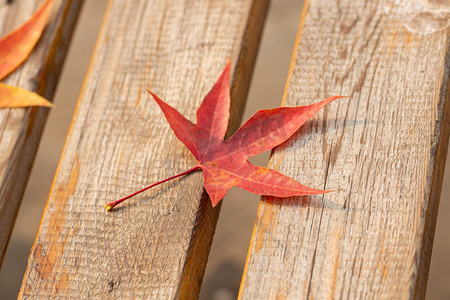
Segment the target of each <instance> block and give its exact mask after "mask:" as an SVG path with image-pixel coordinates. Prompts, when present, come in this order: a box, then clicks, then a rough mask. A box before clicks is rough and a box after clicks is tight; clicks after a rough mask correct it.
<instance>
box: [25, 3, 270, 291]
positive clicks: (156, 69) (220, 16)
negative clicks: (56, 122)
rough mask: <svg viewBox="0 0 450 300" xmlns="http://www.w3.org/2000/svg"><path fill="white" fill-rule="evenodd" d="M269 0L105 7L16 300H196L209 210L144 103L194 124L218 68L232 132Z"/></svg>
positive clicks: (180, 153) (212, 212)
mask: <svg viewBox="0 0 450 300" xmlns="http://www.w3.org/2000/svg"><path fill="white" fill-rule="evenodd" d="M267 6H268V1H250V0H247V1H241V0H232V1H230V0H221V1H186V0H176V1H159V0H153V1H148V0H136V1H126V0H112V1H111V2H110V4H109V7H108V9H107V13H106V16H105V19H104V22H103V25H102V29H101V32H100V35H99V38H98V41H97V46H96V50H95V53H94V57H93V60H92V62H91V66H90V70H89V72H88V75H87V78H86V81H85V84H84V88H83V92H82V94H81V97H80V100H79V103H78V108H77V111H76V114H75V117H74V120H73V121H72V125H71V130H70V132H69V136H68V139H67V141H66V145H65V149H64V153H63V156H62V158H61V162H60V165H59V167H58V170H57V174H56V176H55V179H54V183H53V187H52V190H51V193H50V196H49V199H48V203H47V206H46V209H45V212H44V215H43V219H42V221H41V225H40V228H39V232H38V236H37V238H36V241H35V244H34V246H33V248H32V250H31V255H30V258H29V261H28V267H27V270H26V273H25V276H24V280H23V284H22V288H21V291H20V294H19V298H25V297H28V296H31V297H44V298H45V297H52V296H55V295H57V294H58V295H60V296H65V297H71V296H72V297H75V298H102V297H106V296H107V295H108V296H114V297H119V298H132V297H138V298H141V297H144V298H158V299H161V298H174V297H182V296H189V297H195V295H197V294H198V292H199V289H200V284H201V281H202V277H203V272H204V267H205V264H206V259H207V254H208V252H209V248H210V244H211V239H212V235H213V232H214V228H215V224H216V221H217V216H218V213H219V209H218V208H215V209H213V208H212V206H211V204H210V201H209V199H208V197H207V195H206V194H205V192H204V189H203V185H202V174H201V172H196V173H194V174H191V175H189V176H186V177H184V178H181V179H177V180H174V181H171V182H168V183H167V184H164V185H161V186H158V187H156V188H154V189H152V190H149V191H148V192H146V193H144V194H141V195H139V196H137V197H135V198H134V199H131V200H129V201H128V203H124V204H123V205H122V206H121V207H119V208H118V209H117V210H115V211H113V212H111V213H107V212H105V209H104V207H103V205H104V204H105V203H107V202H109V201H112V200H115V199H117V198H119V197H122V196H125V195H127V194H129V193H132V192H134V191H136V190H137V189H140V188H142V187H144V186H146V185H148V184H150V183H153V182H156V181H158V180H161V179H164V178H166V177H169V176H171V175H174V174H177V173H179V172H181V171H183V170H187V169H188V168H190V167H192V166H194V165H195V158H194V157H193V156H192V155H191V154H190V153H189V151H188V150H187V149H186V148H185V147H184V145H183V144H182V143H181V142H180V141H178V140H177V139H176V137H175V136H174V134H173V133H172V131H171V129H170V127H169V125H168V124H167V122H166V121H165V119H164V117H163V115H162V113H161V111H160V109H159V108H158V107H157V105H156V103H155V102H154V100H153V99H152V98H151V97H150V96H149V95H148V94H147V93H146V92H145V90H144V88H145V87H148V88H150V89H151V90H152V91H153V92H154V93H156V94H157V95H158V96H160V97H161V98H162V99H164V100H166V101H167V102H168V103H169V104H171V105H173V106H174V107H175V108H177V109H178V110H179V111H180V112H181V113H183V114H184V115H185V116H187V117H188V118H190V119H191V120H194V119H195V111H196V109H197V107H198V106H199V104H200V103H201V101H202V100H203V97H204V96H205V95H206V93H207V92H208V91H209V89H210V88H211V87H212V85H213V84H214V82H215V81H216V79H217V78H218V76H219V75H220V72H221V70H222V69H223V67H224V66H225V64H226V61H227V58H231V61H232V62H233V64H232V70H233V71H234V75H233V78H234V80H233V84H232V92H231V93H232V108H231V115H232V116H231V121H230V128H231V129H230V130H234V129H236V127H237V126H238V125H239V122H240V116H241V113H242V110H243V105H244V100H245V97H246V93H247V90H248V86H249V80H250V77H251V73H252V69H253V64H254V60H255V56H256V51H257V48H258V43H259V39H260V35H261V29H262V25H263V22H264V18H265V14H266V10H267Z"/></svg>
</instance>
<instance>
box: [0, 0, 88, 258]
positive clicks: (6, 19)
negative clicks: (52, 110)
mask: <svg viewBox="0 0 450 300" xmlns="http://www.w3.org/2000/svg"><path fill="white" fill-rule="evenodd" d="M42 2H43V1H40V0H17V1H13V2H12V3H11V4H7V3H6V1H2V3H1V4H0V35H1V36H4V35H5V34H7V33H8V32H10V31H12V30H13V29H15V28H17V27H18V26H20V25H21V24H22V23H23V22H25V21H26V20H27V19H28V18H29V17H30V16H31V15H32V14H33V12H34V11H35V10H36V8H37V7H38V6H39V4H41V3H42ZM81 4H82V1H79V0H55V1H54V3H53V8H52V13H51V15H50V17H49V20H48V22H47V26H46V28H45V30H44V32H43V35H42V37H41V39H40V41H39V42H38V44H37V45H36V47H35V48H34V50H33V52H32V53H31V55H30V57H29V58H28V59H27V60H26V61H25V62H24V64H22V65H21V66H20V67H19V68H18V69H17V70H16V71H14V72H13V73H12V74H11V75H9V76H8V77H6V78H5V80H4V82H5V83H7V84H10V85H16V86H19V87H22V88H25V89H27V90H31V91H34V92H37V93H38V94H40V95H42V96H44V97H45V98H46V99H48V100H51V99H52V98H53V93H54V91H55V88H56V84H57V82H58V78H59V74H60V71H61V68H62V64H63V61H64V58H65V55H66V52H67V49H68V46H69V42H70V38H71V36H72V32H73V29H74V26H75V22H76V19H77V17H78V13H79V11H80V8H81ZM48 112H49V109H48V108H37V107H32V108H13V109H0V265H1V262H2V260H3V254H4V252H5V250H6V246H7V244H8V240H9V236H10V234H11V231H12V228H13V224H14V221H15V218H16V215H17V211H18V208H19V205H20V201H21V200H22V195H23V193H24V190H25V185H26V182H27V180H28V176H29V173H30V169H31V165H32V163H33V160H34V156H35V153H36V149H37V146H38V143H39V139H40V136H41V133H42V130H43V127H44V123H45V120H46V118H47V114H48Z"/></svg>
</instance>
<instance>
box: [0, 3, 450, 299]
mask: <svg viewBox="0 0 450 300" xmlns="http://www.w3.org/2000/svg"><path fill="white" fill-rule="evenodd" d="M107 2H108V1H107V0H85V4H84V7H83V10H82V12H81V16H80V19H79V22H78V25H77V29H76V31H75V34H74V39H73V41H72V44H71V48H70V51H69V53H68V59H67V60H66V63H65V66H64V70H63V73H62V77H61V80H60V83H59V86H58V89H57V92H56V96H55V99H54V103H55V104H56V106H55V107H54V108H52V109H51V111H50V115H49V118H48V120H47V124H46V128H45V130H44V134H43V137H42V140H41V143H40V146H39V151H38V153H37V157H36V160H35V163H34V166H33V171H32V173H31V177H30V180H29V182H28V186H27V190H26V192H25V196H24V199H23V201H22V206H21V208H20V211H19V215H18V217H17V221H16V225H15V227H14V231H13V234H12V237H11V240H10V242H9V247H8V250H7V253H6V257H5V259H4V262H3V266H2V269H1V270H0V299H15V298H16V297H17V294H18V291H19V288H20V283H21V281H22V277H23V274H24V272H25V268H26V263H27V258H28V255H29V251H30V249H31V246H32V244H33V241H34V238H35V235H36V232H37V228H38V226H39V222H40V218H41V215H42V212H43V210H44V206H45V203H46V200H47V196H48V192H49V190H50V186H51V182H52V179H53V175H54V173H55V171H56V167H57V164H58V161H59V157H60V155H61V152H62V148H63V145H64V141H65V138H66V135H67V131H68V129H69V125H70V122H71V119H72V114H73V111H74V109H75V105H76V101H77V99H78V95H79V93H80V89H81V85H82V83H83V79H84V76H85V72H86V69H87V66H88V64H89V60H90V57H91V53H92V50H93V47H94V43H95V39H96V36H97V32H98V30H99V28H100V25H101V21H102V18H103V13H104V11H105V8H106V4H107ZM302 5H303V3H302V1H300V0H276V1H272V5H271V8H270V11H269V15H268V18H267V22H266V25H265V28H264V34H263V38H262V42H261V47H260V50H259V54H258V60H257V64H256V69H255V72H254V76H253V79H252V85H251V88H250V94H249V98H248V101H247V106H246V110H245V114H244V117H243V120H246V119H248V118H249V117H250V116H251V115H252V114H253V113H254V112H255V111H256V110H258V109H264V108H273V107H277V106H279V105H280V103H281V99H282V96H283V91H284V87H285V79H286V77H287V74H288V69H289V64H290V60H291V56H292V51H293V46H294V42H295V38H296V34H297V29H298V24H299V20H300V14H301V9H302ZM261 99H263V100H261ZM268 157H269V154H268V153H265V154H263V155H260V156H258V157H256V158H255V159H254V160H252V162H254V163H256V164H259V165H266V164H267V161H268ZM449 164H450V159H447V168H446V169H447V171H448V170H449V167H450V166H449ZM448 173H449V172H446V176H445V177H444V184H443V189H442V195H441V203H440V209H439V216H438V223H437V229H436V235H435V242H434V248H433V255H432V261H431V269H430V275H429V279H428V288H427V299H450V255H449V254H450V240H449V239H448V238H447V236H448V233H447V232H446V229H447V228H450V203H449V195H450V177H449V175H448ZM258 199H259V197H258V196H255V195H252V194H250V193H247V192H244V191H240V190H238V189H232V190H231V191H230V192H229V193H228V195H227V197H226V199H225V201H224V202H223V205H222V211H221V214H220V218H219V223H218V225H217V230H216V235H215V237H214V241H213V245H212V249H211V253H210V256H209V260H208V267H207V270H206V273H205V277H204V281H203V283H204V284H203V287H202V290H201V294H200V299H214V300H228V299H236V296H237V292H238V289H239V284H240V280H241V276H242V272H243V269H244V263H245V258H246V255H247V250H248V246H249V242H250V237H251V232H252V229H253V222H254V219H255V216H256V210H257V207H258Z"/></svg>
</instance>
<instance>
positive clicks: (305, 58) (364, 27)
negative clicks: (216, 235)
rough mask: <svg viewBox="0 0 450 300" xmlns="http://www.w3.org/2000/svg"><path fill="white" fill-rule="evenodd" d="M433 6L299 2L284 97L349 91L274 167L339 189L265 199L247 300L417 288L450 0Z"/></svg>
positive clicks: (442, 131) (442, 124)
mask: <svg viewBox="0 0 450 300" xmlns="http://www.w3.org/2000/svg"><path fill="white" fill-rule="evenodd" d="M412 2H415V3H413V4H414V5H416V6H414V7H413V8H412V6H410V5H412V4H411V3H412ZM442 3H443V2H442ZM431 5H433V4H431V3H428V4H423V3H422V2H419V1H409V2H408V1H405V2H401V1H382V0H379V1H351V0H341V1H327V0H311V1H309V2H307V3H305V6H304V12H303V17H302V22H301V26H300V29H299V39H298V40H297V44H296V49H295V51H294V58H293V64H292V67H291V70H290V77H289V79H288V86H287V90H286V93H285V97H284V105H286V106H294V105H304V104H308V103H311V102H313V101H315V100H318V99H321V98H324V97H326V96H330V95H335V94H342V95H348V96H350V98H349V99H348V100H345V99H343V100H339V101H338V102H335V103H332V104H330V105H329V106H328V107H326V108H325V109H324V110H323V112H321V113H319V114H318V115H317V116H316V117H315V118H314V120H312V121H310V122H309V123H307V125H306V126H305V127H304V128H303V130H301V131H300V132H299V133H298V134H297V135H296V136H295V137H294V138H293V139H291V140H290V141H288V142H287V143H285V144H284V145H282V146H280V147H279V148H278V149H277V150H276V151H275V152H274V154H273V156H272V158H271V161H270V166H271V167H274V168H276V169H278V170H280V171H281V172H282V173H284V174H287V175H290V176H293V177H294V178H296V179H297V180H299V181H301V182H302V183H304V184H306V185H308V186H311V187H314V188H321V189H327V190H335V191H334V192H332V193H329V194H326V195H323V196H311V197H303V198H290V199H286V200H281V199H275V198H273V197H263V198H262V200H261V203H260V206H259V209H258V216H257V219H256V221H255V227H254V231H253V236H252V241H251V245H250V249H249V253H248V257H247V263H246V268H245V272H244V276H243V281H242V283H241V289H240V298H241V299H267V298H269V299H275V298H276V299H278V298H280V299H285V298H287V299H304V298H308V299H330V298H333V299H336V298H341V299H387V298H389V299H406V298H410V299H412V298H414V299H415V298H423V296H424V294H425V289H426V281H427V274H428V267H429V261H430V253H431V248H432V241H433V235H434V227H435V222H436V214H437V208H438V203H439V195H440V187H441V183H442V175H443V168H444V161H445V154H446V152H447V143H448V134H449V128H448V127H449V118H448V114H449V111H448V108H449V107H448V102H449V97H448V76H449V67H450V52H449V36H448V28H446V27H445V24H447V23H445V21H448V12H449V10H448V9H449V8H448V7H445V4H442V6H441V7H438V8H435V10H433V9H430V7H431ZM435 5H438V4H435ZM439 10H440V13H443V14H444V16H446V17H445V18H443V19H439V18H442V14H437V13H436V12H437V11H439ZM445 11H446V12H445ZM411 18H412V19H411ZM418 21H421V22H418ZM440 21H442V22H440Z"/></svg>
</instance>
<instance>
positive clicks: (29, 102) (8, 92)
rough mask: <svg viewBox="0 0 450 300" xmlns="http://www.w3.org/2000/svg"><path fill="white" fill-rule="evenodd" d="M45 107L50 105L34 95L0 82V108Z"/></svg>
mask: <svg viewBox="0 0 450 300" xmlns="http://www.w3.org/2000/svg"><path fill="white" fill-rule="evenodd" d="M27 106H46V107H50V106H52V104H51V103H50V102H48V101H47V100H45V98H43V97H41V96H39V95H38V94H36V93H33V92H30V91H27V90H24V89H21V88H19V87H16V86H11V85H7V84H4V83H1V82H0V108H5V107H27Z"/></svg>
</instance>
